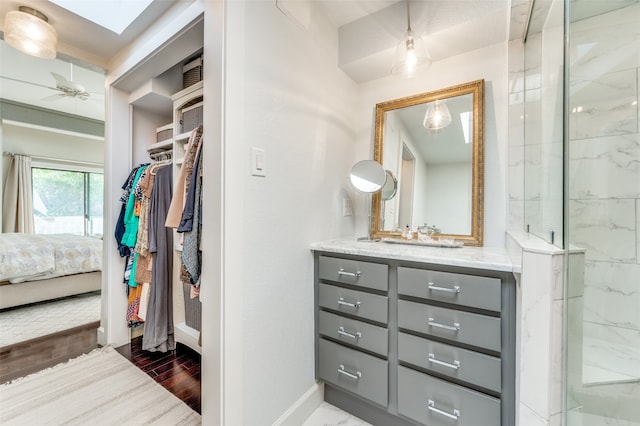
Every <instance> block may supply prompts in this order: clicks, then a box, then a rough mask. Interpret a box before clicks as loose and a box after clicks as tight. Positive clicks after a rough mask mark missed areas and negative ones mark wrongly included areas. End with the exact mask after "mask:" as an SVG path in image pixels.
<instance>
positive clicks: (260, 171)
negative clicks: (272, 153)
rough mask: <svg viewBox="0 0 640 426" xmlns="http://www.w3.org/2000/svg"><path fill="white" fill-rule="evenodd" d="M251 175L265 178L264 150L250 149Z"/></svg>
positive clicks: (265, 162)
mask: <svg viewBox="0 0 640 426" xmlns="http://www.w3.org/2000/svg"><path fill="white" fill-rule="evenodd" d="M251 175H252V176H261V177H265V176H267V156H266V152H265V150H264V149H260V148H256V147H255V146H254V147H252V148H251Z"/></svg>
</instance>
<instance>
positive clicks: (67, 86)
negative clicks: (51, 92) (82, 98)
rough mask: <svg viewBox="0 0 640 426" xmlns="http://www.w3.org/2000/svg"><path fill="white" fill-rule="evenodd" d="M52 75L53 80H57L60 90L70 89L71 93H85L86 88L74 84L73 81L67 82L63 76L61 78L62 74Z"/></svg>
mask: <svg viewBox="0 0 640 426" xmlns="http://www.w3.org/2000/svg"><path fill="white" fill-rule="evenodd" d="M51 75H52V76H53V78H55V79H56V84H57V86H58V87H59V88H61V89H68V90H70V91H75V92H84V91H85V90H84V86H82V85H80V84H78V83H74V82H72V81H69V80H67V79H66V78H64V77H63V76H61V75H60V74H58V73H56V72H53V71H52V72H51Z"/></svg>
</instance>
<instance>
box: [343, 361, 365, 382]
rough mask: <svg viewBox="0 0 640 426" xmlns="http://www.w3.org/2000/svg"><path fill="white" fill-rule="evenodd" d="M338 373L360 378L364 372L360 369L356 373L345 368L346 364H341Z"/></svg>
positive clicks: (354, 378)
mask: <svg viewBox="0 0 640 426" xmlns="http://www.w3.org/2000/svg"><path fill="white" fill-rule="evenodd" d="M338 373H339V374H342V375H343V376H347V377H348V378H350V379H353V380H358V379H359V378H360V377H362V373H361V372H359V371H356V372H355V373H351V372H349V371H347V370H345V369H344V365H342V364H340V367H338Z"/></svg>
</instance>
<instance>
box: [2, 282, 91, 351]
mask: <svg viewBox="0 0 640 426" xmlns="http://www.w3.org/2000/svg"><path fill="white" fill-rule="evenodd" d="M95 321H100V295H99V294H90V295H86V296H76V297H72V298H68V299H62V300H58V301H55V302H51V303H43V304H36V305H31V306H27V307H24V308H19V309H12V310H8V311H4V312H0V348H1V347H5V346H8V345H12V344H14V343H18V342H25V341H27V340H31V339H35V338H36V337H42V336H46V335H48V334H52V333H56V332H58V331H63V330H68V329H70V328H73V327H77V326H79V325H83V324H89V323H92V322H95Z"/></svg>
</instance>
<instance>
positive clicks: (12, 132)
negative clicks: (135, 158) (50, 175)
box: [2, 123, 104, 188]
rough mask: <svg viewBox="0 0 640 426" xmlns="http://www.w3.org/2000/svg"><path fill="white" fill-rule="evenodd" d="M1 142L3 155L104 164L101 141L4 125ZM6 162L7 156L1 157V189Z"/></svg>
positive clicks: (102, 143) (6, 166) (7, 167)
mask: <svg viewBox="0 0 640 426" xmlns="http://www.w3.org/2000/svg"><path fill="white" fill-rule="evenodd" d="M2 140H3V146H2V150H3V152H4V151H7V152H12V153H14V154H23V155H31V156H41V157H50V158H59V159H65V160H73V161H87V162H91V163H103V162H104V142H103V141H102V140H96V139H94V138H87V137H82V136H78V135H70V134H65V133H59V132H56V131H54V130H52V131H47V130H44V129H34V128H30V127H23V126H20V125H12V124H8V123H4V124H3V125H2ZM10 160H11V156H9V155H3V157H2V163H3V167H2V171H3V174H2V188H4V182H5V180H6V173H7V171H8V170H9V164H10Z"/></svg>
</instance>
